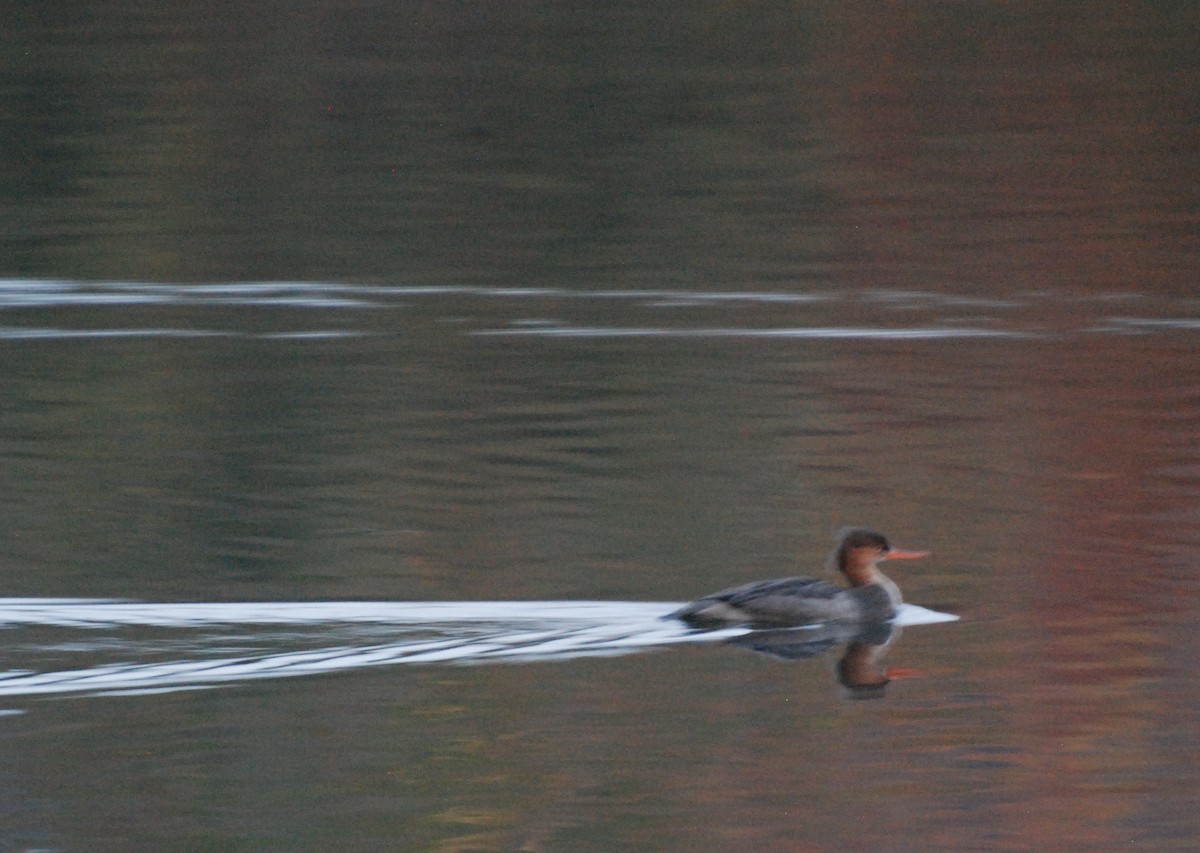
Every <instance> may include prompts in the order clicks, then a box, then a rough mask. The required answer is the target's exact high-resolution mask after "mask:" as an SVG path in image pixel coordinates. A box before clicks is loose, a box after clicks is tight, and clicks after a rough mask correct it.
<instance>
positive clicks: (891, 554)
mask: <svg viewBox="0 0 1200 853" xmlns="http://www.w3.org/2000/svg"><path fill="white" fill-rule="evenodd" d="M929 554H930V552H929V551H901V550H900V549H898V548H893V549H892V550H891V551H888V552H887V553H886V554H884V555H883V559H885V560H919V559H921V558H922V557H928V556H929Z"/></svg>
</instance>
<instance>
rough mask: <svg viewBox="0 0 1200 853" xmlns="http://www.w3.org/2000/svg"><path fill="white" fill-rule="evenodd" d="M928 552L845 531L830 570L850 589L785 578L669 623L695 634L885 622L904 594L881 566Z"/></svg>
mask: <svg viewBox="0 0 1200 853" xmlns="http://www.w3.org/2000/svg"><path fill="white" fill-rule="evenodd" d="M927 556H929V552H928V551H901V550H898V549H896V548H893V547H892V546H891V545H890V544H889V543H888V540H887V537H886V536H884V535H883V534H882V533H876V532H875V531H874V530H868V529H867V528H865V527H852V528H848V529H846V530H843V531H842V532H841V533H840V535H839V537H838V545H837V548H836V549H834V552H833V553H832V554H831V555H830V557H829V563H830V567H831V568H836V569H837V570H838V571H840V572H841V573H842V574H844V575H845V576H846V580H848V581H849V582H850V587H849V588H848V589H847V588H845V587H840V586H834V585H833V584H831V583H826V582H825V581H820V580H815V579H813V578H781V579H779V580H771V581H755V582H754V583H748V584H743V585H742V586H735V587H731V588H730V589H724V590H721V591H720V592H714V593H713V594H712V595H706V596H705V597H704V598H701V599H699V600H697V601H693V602H692V603H691V604H689V605H687V606H686V607H684V608H682V609H680V610H677V611H675V612H674V613H672V614H671V617H670V618H674V619H681V620H683V621H684V622H687V623H688V624H689V625H692V626H694V627H697V628H716V627H725V626H732V625H750V626H752V627H758V628H780V627H795V626H798V625H809V624H812V623H814V622H829V621H851V622H885V621H887V620H889V619H892V618H893V617H895V615H896V608H897V606H898V605H899V604H900V603H901V598H900V589H899V588H898V587H897V586H896V584H894V583H893V582H892V580H891V579H890V578H888V577H887V576H886V575H884V573H883V572H881V571H879V566H878V563H880V562H882V561H883V560H915V559H917V558H918V557H927Z"/></svg>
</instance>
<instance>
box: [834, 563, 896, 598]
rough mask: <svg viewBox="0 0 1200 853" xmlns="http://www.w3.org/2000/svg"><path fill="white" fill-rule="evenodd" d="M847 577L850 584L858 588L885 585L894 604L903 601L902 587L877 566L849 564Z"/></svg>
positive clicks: (885, 589)
mask: <svg viewBox="0 0 1200 853" xmlns="http://www.w3.org/2000/svg"><path fill="white" fill-rule="evenodd" d="M846 578H847V579H848V580H849V581H850V586H851V587H854V588H856V589H861V588H862V587H867V586H881V587H883V589H884V591H885V592H887V595H888V598H889V599H891V601H892V604H893V605H896V604H899V603H900V601H901V599H900V587H898V586H896V584H895V582H894V581H893V580H892V579H891V578H889V577H888V576H887V575H885V574H884V573H883V572H881V571H879V569H878V567H876V566H873V565H868V566H848V567H847V568H846Z"/></svg>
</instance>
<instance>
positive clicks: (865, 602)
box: [671, 578, 900, 627]
mask: <svg viewBox="0 0 1200 853" xmlns="http://www.w3.org/2000/svg"><path fill="white" fill-rule="evenodd" d="M884 580H885V581H886V584H884V583H877V584H872V585H870V586H863V587H855V588H850V589H847V588H845V587H840V586H834V585H833V584H831V583H826V582H825V581H821V580H816V579H815V578H780V579H778V580H768V581H755V582H754V583H748V584H743V585H741V586H735V587H730V588H729V589H725V590H721V591H720V592H715V593H713V594H712V595H707V596H705V597H704V598H701V599H698V600H696V601H693V602H692V603H691V604H689V605H687V606H686V607H683V608H681V609H680V610H677V611H675V612H674V613H673V614H671V616H672V618H675V619H680V620H682V621H684V622H687V623H688V624H689V625H693V626H695V627H717V626H723V625H750V626H754V627H787V626H798V625H809V624H813V623H816V622H830V621H858V622H882V621H886V620H888V619H891V618H892V617H894V616H895V615H896V605H898V604H899V603H900V592H899V590H898V589H896V585H895V584H893V583H892V582H891V581H888V580H887V579H886V578H884Z"/></svg>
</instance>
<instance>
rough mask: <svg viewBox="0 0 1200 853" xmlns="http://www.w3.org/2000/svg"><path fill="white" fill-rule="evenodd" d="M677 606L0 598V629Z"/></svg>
mask: <svg viewBox="0 0 1200 853" xmlns="http://www.w3.org/2000/svg"><path fill="white" fill-rule="evenodd" d="M681 606H682V604H676V603H667V602H646V601H312V602H306V601H264V602H200V603H148V602H138V601H114V600H107V599H57V598H43V599H31V598H0V626H5V625H60V626H64V627H77V628H86V627H109V626H120V625H142V626H157V627H163V628H187V627H195V626H201V625H327V624H337V623H360V624H361V623H371V624H381V625H411V624H428V625H445V624H448V623H471V622H501V623H505V624H508V623H513V622H543V621H552V622H555V623H558V622H578V621H585V622H596V623H619V624H624V623H628V622H630V621H636V622H645V621H647V620H653V619H659V618H661V617H663V616H666V615H667V614H669V613H670V612H672V611H673V610H675V609H677V608H679V607H681Z"/></svg>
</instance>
